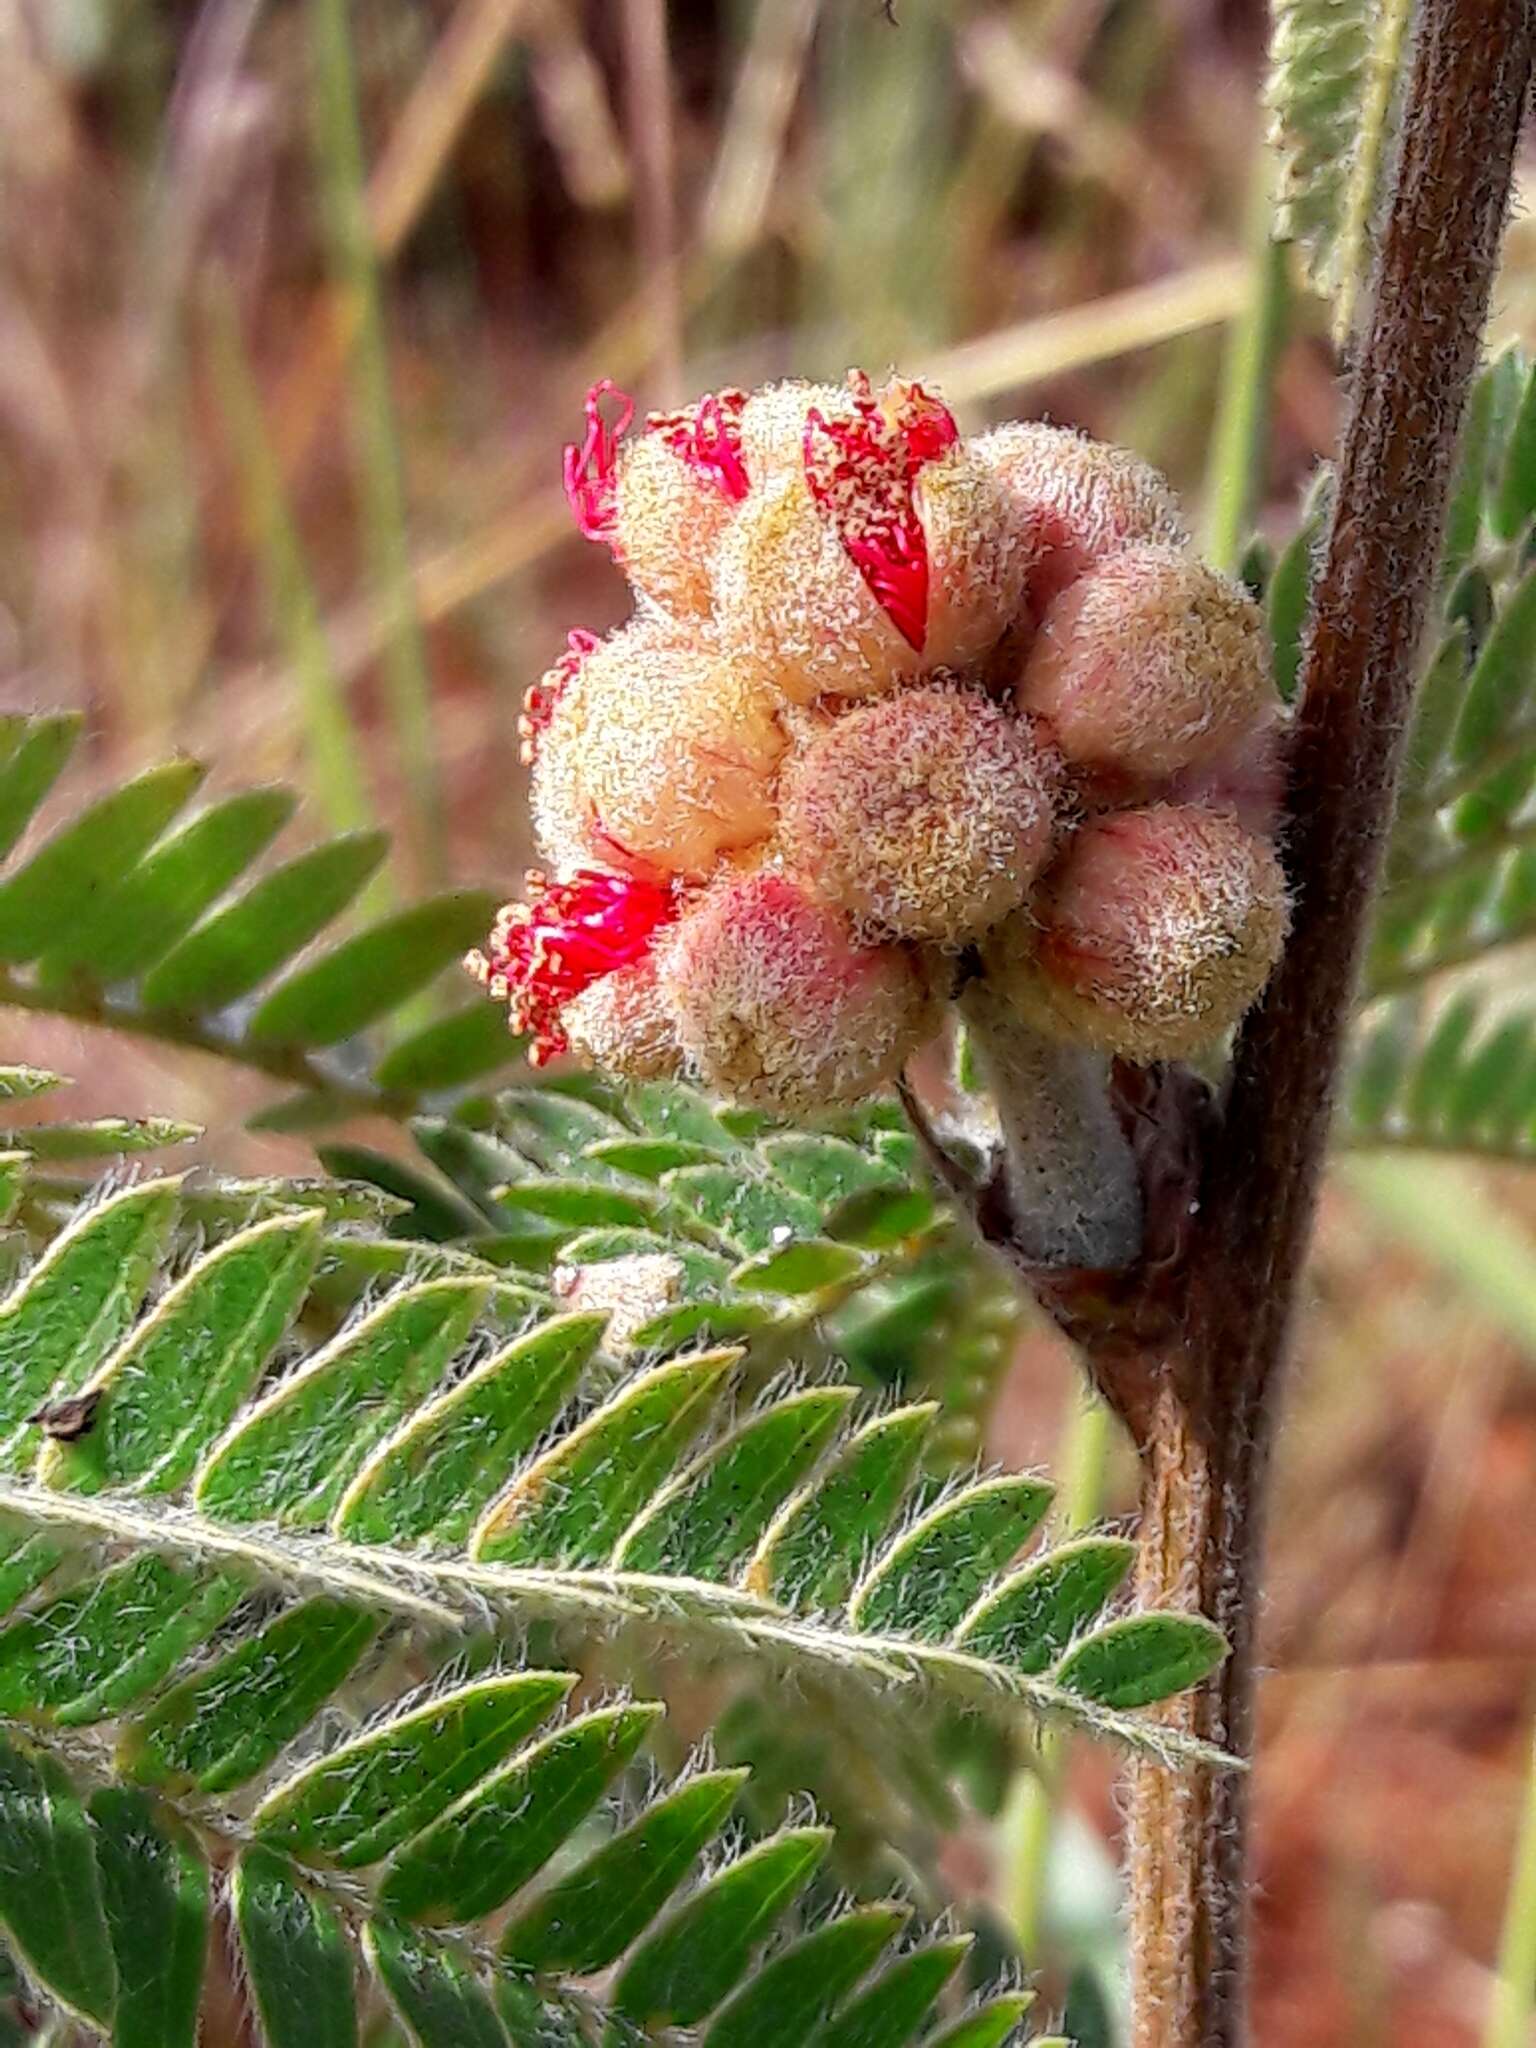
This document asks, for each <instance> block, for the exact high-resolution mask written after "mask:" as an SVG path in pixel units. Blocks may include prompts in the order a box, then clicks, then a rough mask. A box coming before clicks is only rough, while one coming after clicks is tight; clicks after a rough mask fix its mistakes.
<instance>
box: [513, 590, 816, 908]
mask: <svg viewBox="0 0 1536 2048" xmlns="http://www.w3.org/2000/svg"><path fill="white" fill-rule="evenodd" d="M781 704H782V699H781V698H780V696H779V694H778V692H777V691H776V690H775V689H774V688H773V686H772V685H771V683H770V682H769V680H768V678H767V677H766V676H765V675H764V674H763V672H762V671H761V670H760V669H758V668H757V667H755V666H754V665H753V664H752V663H751V662H749V661H746V660H744V659H742V658H741V657H739V656H732V655H727V654H725V653H723V652H722V651H721V649H720V648H719V647H718V646H717V645H716V644H715V643H714V642H712V641H710V640H708V639H690V638H686V637H684V636H683V635H682V634H681V633H679V631H678V630H677V629H676V628H675V627H673V626H670V625H668V624H667V623H665V622H663V621H660V620H657V619H655V618H650V619H637V620H635V621H633V622H632V623H631V624H630V625H628V626H626V627H623V628H621V630H620V631H619V632H617V633H615V634H614V635H613V637H612V638H611V639H609V640H607V641H605V642H604V643H603V644H602V645H601V646H600V647H598V648H595V649H594V650H593V651H592V652H590V653H588V654H586V655H585V656H584V657H583V658H582V660H581V663H580V667H579V670H578V672H577V674H576V675H575V677H574V679H573V680H572V681H571V682H570V683H568V684H567V686H566V688H565V690H564V692H563V693H562V695H561V696H560V698H559V700H558V702H557V704H556V707H555V710H554V712H553V714H552V716H551V718H550V720H549V724H548V728H547V730H546V732H545V734H544V739H543V744H542V745H541V747H540V749H539V756H538V760H537V762H536V764H535V770H534V782H533V815H534V825H535V829H536V830H537V832H538V835H539V843H540V845H541V846H542V847H543V848H544V851H545V853H546V855H547V857H548V858H550V859H551V860H553V861H554V862H555V863H556V865H557V867H564V866H568V865H570V864H571V861H572V859H573V858H575V859H577V860H580V859H583V858H585V859H593V858H596V859H598V860H601V861H603V862H605V863H606V864H608V865H609V866H614V867H620V868H624V869H627V870H629V871H631V872H635V873H644V874H652V875H686V876H692V877H694V878H702V877H704V876H706V875H708V874H709V873H710V872H711V870H712V869H713V868H714V866H715V863H716V862H717V861H718V860H719V859H720V858H721V857H722V855H724V854H727V853H733V852H737V851H740V850H742V849H744V848H746V847H750V846H753V845H755V844H757V842H758V841H760V840H762V839H764V838H766V837H767V835H768V834H769V833H770V832H771V831H772V830H773V825H774V817H775V810H774V801H773V782H774V777H775V775H776V773H777V770H778V765H779V759H780V757H781V755H782V754H783V752H784V749H785V746H786V744H787V738H786V735H785V732H784V729H783V726H782V725H781V724H780V722H779V716H778V714H779V710H780V708H781Z"/></svg>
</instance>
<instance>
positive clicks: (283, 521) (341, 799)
mask: <svg viewBox="0 0 1536 2048" xmlns="http://www.w3.org/2000/svg"><path fill="white" fill-rule="evenodd" d="M209 308H210V315H211V319H210V333H211V350H210V355H211V361H212V366H213V377H214V385H215V389H216V390H217V393H218V397H219V404H220V408H221V410H222V412H223V414H224V418H225V421H226V423H227V424H228V427H229V431H230V439H231V443H232V446H233V452H234V455H235V459H236V461H237V463H238V465H239V469H240V482H241V483H242V485H243V486H244V497H245V503H246V513H247V517H248V519H249V521H250V526H251V532H252V536H253V538H254V540H255V542H256V550H257V554H258V555H259V557H260V561H261V567H262V572H263V575H264V577H265V580H266V585H267V591H268V598H269V602H270V604H271V607H272V620H273V624H274V626H275V627H276V630H277V634H278V637H279V639H280V641H281V644H282V649H283V654H284V657H285V659H286V661H287V665H288V667H289V668H290V669H291V670H292V672H293V676H294V679H295V681H296V683H297V684H298V697H299V703H300V706H301V707H302V715H303V725H304V732H305V739H306V747H305V754H306V760H305V767H306V770H307V778H306V779H307V780H308V781H309V782H310V784H311V786H312V788H313V789H314V792H315V794H316V796H317V797H318V798H319V801H320V808H321V811H322V813H323V814H324V817H325V821H326V824H327V825H328V826H329V827H330V829H331V830H332V831H333V832H353V831H357V830H359V829H361V828H362V827H364V826H368V825H372V824H373V823H374V818H373V811H372V806H371V804H370V802H369V799H368V791H367V786H366V784H365V782H364V780H363V771H362V763H363V759H364V755H363V751H362V746H361V742H360V740H359V737H358V734H357V732H356V729H355V728H354V726H353V723H352V718H351V713H350V711H349V709H348V706H347V698H346V691H345V689H344V687H343V685H342V681H341V678H340V676H339V675H338V674H337V673H336V665H335V663H334V662H333V661H332V659H331V648H330V642H329V641H328V640H327V638H326V633H325V626H324V623H323V621H322V619H321V616H320V602H319V599H318V598H317V597H316V595H315V587H314V584H313V583H312V582H311V580H310V575H309V568H308V565H307V563H306V562H305V559H304V546H303V542H302V540H301V539H300V537H299V533H298V529H297V527H296V526H295V524H294V519H293V512H292V508H291V507H290V505H289V503H288V499H287V494H286V492H285V491H284V489H283V478H282V472H281V470H280V469H279V467H278V462H277V455H276V450H275V448H274V446H273V443H272V440H271V437H270V435H269V434H268V432H267V422H266V419H265V417H264V416H263V411H262V404H261V397H260V394H259V392H258V391H257V388H256V379H255V376H254V374H253V372H252V369H251V364H250V361H249V359H248V357H247V355H246V352H245V348H244V344H243V342H242V340H241V336H240V328H239V321H238V317H237V314H236V311H235V304H234V299H233V296H232V294H231V292H230V290H229V288H228V284H227V281H225V280H222V279H221V280H220V281H219V283H218V284H217V285H216V286H215V288H214V290H213V291H212V292H211V293H210V295H209ZM374 895H375V901H376V902H378V903H380V904H381V905H382V904H386V903H387V902H388V900H389V895H388V887H387V884H376V885H375V892H374Z"/></svg>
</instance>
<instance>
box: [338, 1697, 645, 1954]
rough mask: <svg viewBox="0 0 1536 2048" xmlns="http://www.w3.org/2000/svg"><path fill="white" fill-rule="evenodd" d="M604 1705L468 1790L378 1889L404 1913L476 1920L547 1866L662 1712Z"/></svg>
mask: <svg viewBox="0 0 1536 2048" xmlns="http://www.w3.org/2000/svg"><path fill="white" fill-rule="evenodd" d="M661 1712H662V1709H661V1707H660V1706H658V1705H655V1704H654V1703H651V1702H642V1703H638V1704H634V1705H629V1706H617V1707H605V1708H600V1709H599V1710H598V1711H597V1712H595V1713H591V1714H584V1715H582V1716H581V1718H580V1719H579V1720H575V1721H572V1722H570V1723H569V1724H568V1725H567V1726H566V1727H564V1728H560V1729H557V1730H556V1732H555V1733H554V1734H553V1735H549V1736H546V1737H545V1739H544V1740H543V1741H542V1742H540V1743H538V1744H536V1745H535V1747H534V1748H532V1749H531V1750H529V1751H527V1752H526V1753H525V1754H524V1755H523V1756H521V1757H519V1758H517V1759H516V1760H515V1761H514V1762H513V1763H511V1764H509V1765H507V1766H506V1767H505V1768H504V1769H503V1770H500V1771H498V1772H496V1773H495V1774H494V1775H493V1776H491V1777H489V1778H487V1779H486V1780H485V1781H484V1782H483V1783H482V1784H480V1785H478V1786H477V1787H476V1788H475V1790H474V1791H472V1792H469V1793H466V1794H465V1796H464V1797H463V1798H462V1799H460V1800H459V1801H458V1803H457V1804H456V1805H454V1806H452V1807H450V1808H449V1809H448V1811H447V1812H446V1813H445V1814H443V1815H442V1817H441V1818H440V1819H438V1820H437V1821H435V1822H433V1824H432V1825H431V1826H430V1827H428V1828H426V1829H424V1830H423V1831H422V1832H421V1833H420V1834H419V1835H417V1836H416V1837H415V1839H414V1840H413V1841H410V1842H408V1843H407V1844H406V1845H405V1847H404V1848H403V1849H400V1850H398V1851H397V1852H396V1854H395V1855H394V1856H393V1857H392V1858H391V1859H390V1862H389V1864H388V1866H387V1867H386V1869H385V1871H384V1875H383V1878H382V1880H381V1882H380V1886H379V1896H380V1899H381V1900H382V1902H383V1903H384V1905H385V1906H386V1907H388V1908H389V1910H390V1911H391V1912H394V1913H398V1914H401V1915H402V1916H404V1917H405V1918H406V1919H410V1920H424V1921H429V1922H436V1923H441V1922H444V1921H462V1920H472V1919H477V1918H478V1917H479V1916H480V1915H481V1914H483V1913H489V1912H493V1911H494V1910H495V1908H496V1907H497V1906H499V1905H501V1904H502V1903H503V1902H504V1901H505V1900H507V1899H509V1898H510V1897H511V1896H512V1894H513V1893H514V1892H515V1891H517V1890H518V1889H519V1888H520V1887H521V1886H522V1885H525V1884H526V1883H527V1882H528V1880H529V1879H530V1878H531V1877H533V1876H535V1875H536V1874H537V1872H539V1871H540V1870H542V1869H543V1867H544V1865H545V1864H546V1863H547V1862H548V1861H549V1859H550V1857H551V1856H552V1855H553V1854H554V1853H555V1851H556V1850H557V1849H558V1848H559V1847H560V1844H561V1843H562V1842H563V1841H564V1840H565V1839H566V1837H567V1836H568V1835H569V1834H570V1832H571V1830H572V1828H573V1827H575V1825H576V1824H577V1822H578V1821H580V1820H582V1819H584V1818H585V1817H586V1815H587V1814H589V1813H590V1812H591V1810H592V1808H593V1807H594V1806H595V1805H596V1804H597V1802H598V1800H599V1799H600V1798H601V1797H602V1795H603V1793H604V1792H605V1791H606V1789H607V1787H608V1786H609V1785H610V1784H611V1783H612V1781H613V1779H614V1778H615V1777H616V1776H617V1775H618V1773H619V1772H620V1771H621V1770H622V1769H623V1768H624V1766H625V1765H626V1764H627V1763H628V1762H629V1761H630V1759H631V1758H632V1757H633V1756H634V1754H635V1752H636V1750H637V1749H638V1748H639V1747H640V1745H641V1743H642V1742H643V1741H644V1740H645V1738H646V1736H647V1735H648V1734H649V1733H650V1731H651V1729H652V1727H653V1726H654V1724H655V1722H656V1720H657V1717H658V1716H659V1715H660V1714H661Z"/></svg>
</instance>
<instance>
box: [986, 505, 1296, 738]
mask: <svg viewBox="0 0 1536 2048" xmlns="http://www.w3.org/2000/svg"><path fill="white" fill-rule="evenodd" d="M1016 696H1017V701H1018V704H1019V708H1020V709H1021V710H1023V711H1029V712H1032V713H1033V714H1034V715H1035V716H1036V717H1037V718H1039V719H1040V720H1041V721H1042V722H1043V723H1044V725H1045V726H1046V728H1047V730H1048V731H1049V732H1050V733H1051V734H1052V736H1053V737H1054V738H1055V740H1056V742H1057V744H1058V745H1059V746H1060V748H1061V751H1062V753H1063V754H1064V755H1065V756H1066V758H1067V760H1068V762H1069V763H1071V764H1072V765H1074V766H1080V767H1084V768H1090V769H1097V770H1103V771H1106V772H1108V773H1110V774H1111V775H1114V774H1119V775H1121V776H1126V777H1131V778H1137V777H1140V778H1157V777H1162V776H1169V775H1174V774H1176V773H1178V772H1179V771H1180V770H1182V769H1188V768H1193V767H1197V766H1200V765H1202V764H1204V763H1207V762H1210V761H1214V760H1217V759H1218V758H1220V757H1222V756H1224V755H1228V754H1230V753H1231V751H1232V750H1233V749H1234V748H1235V747H1236V746H1237V745H1238V744H1239V743H1240V742H1241V740H1242V738H1243V736H1244V735H1245V734H1246V733H1248V732H1249V731H1251V730H1253V729H1254V728H1256V727H1258V726H1259V725H1261V724H1262V723H1263V722H1264V721H1266V720H1267V719H1269V718H1270V717H1271V716H1272V714H1273V707H1274V703H1275V693H1274V685H1273V683H1272V682H1271V680H1270V668H1269V642H1268V637H1267V634H1266V632H1265V628H1264V619H1263V615H1262V613H1261V612H1260V611H1259V608H1258V606H1257V605H1256V604H1255V603H1254V602H1253V600H1252V598H1251V597H1249V595H1248V593H1247V592H1246V591H1245V590H1244V589H1243V588H1242V586H1241V585H1240V584H1237V583H1234V582H1232V581H1231V579H1230V578H1228V577H1225V576H1221V575H1219V574H1218V573H1217V572H1216V571H1215V570H1214V569H1210V568H1207V567H1206V565H1205V564H1204V563H1203V562H1196V561H1192V560H1191V559H1190V558H1189V557H1188V556H1186V555H1181V554H1179V553H1177V552H1176V551H1175V550H1174V549H1172V548H1167V547H1154V546H1141V547H1132V548H1125V549H1123V550H1122V551H1121V552H1120V553H1118V554H1115V555H1112V556H1111V557H1110V558H1109V559H1108V560H1107V561H1104V562H1101V563H1099V564H1098V566H1097V567H1095V568H1092V569H1090V570H1089V571H1088V572H1087V573H1086V574H1085V575H1083V576H1081V577H1079V578H1078V580H1077V581H1076V582H1075V583H1073V584H1072V585H1071V586H1070V587H1069V588H1068V589H1067V590H1066V591H1064V592H1063V593H1062V595H1061V596H1060V597H1058V598H1057V599H1056V601H1055V603H1054V604H1053V605H1052V606H1051V607H1050V609H1049V611H1047V613H1046V615H1045V618H1044V620H1043V621H1042V623H1041V627H1040V631H1039V634H1038V636H1037V638H1036V640H1035V643H1034V647H1033V649H1032V650H1031V653H1030V656H1029V659H1028V661H1027V662H1026V663H1025V665H1024V670H1023V673H1022V675H1021V676H1020V678H1019V681H1018V685H1017V689H1016Z"/></svg>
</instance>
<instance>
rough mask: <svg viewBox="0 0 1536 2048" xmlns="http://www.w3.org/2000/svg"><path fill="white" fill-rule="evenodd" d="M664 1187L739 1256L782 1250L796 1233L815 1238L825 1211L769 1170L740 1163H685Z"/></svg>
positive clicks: (666, 1180) (680, 1206) (677, 1203)
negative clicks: (759, 1173) (759, 1171)
mask: <svg viewBox="0 0 1536 2048" xmlns="http://www.w3.org/2000/svg"><path fill="white" fill-rule="evenodd" d="M661 1184H662V1187H663V1188H664V1189H665V1190H666V1192H667V1194H668V1196H669V1197H670V1198H671V1200H672V1201H673V1202H674V1203H675V1204H676V1205H677V1207H678V1208H679V1209H680V1210H682V1211H683V1212H684V1213H685V1214H686V1215H689V1216H692V1217H694V1218H695V1219H696V1220H697V1221H698V1222H700V1223H702V1224H704V1225H706V1226H707V1227H708V1228H709V1229H710V1230H712V1231H714V1232H715V1233H716V1234H717V1235H718V1236H719V1238H720V1239H721V1241H722V1243H724V1244H725V1245H726V1246H727V1247H728V1248H729V1249H730V1250H732V1251H734V1252H735V1253H736V1255H737V1257H738V1258H755V1257H757V1256H758V1255H759V1254H760V1253H763V1252H772V1251H777V1250H778V1249H780V1248H781V1247H782V1246H783V1245H784V1244H785V1242H786V1241H787V1240H788V1239H789V1238H791V1237H814V1236H815V1235H816V1234H817V1232H818V1231H819V1230H820V1228H821V1211H820V1210H819V1209H818V1208H817V1206H816V1204H815V1203H814V1202H809V1201H807V1200H806V1198H805V1197H804V1196H803V1195H796V1194H794V1193H792V1192H791V1190H790V1189H789V1188H787V1187H785V1186H784V1185H783V1184H782V1182H779V1181H772V1180H769V1179H768V1178H767V1177H766V1175H764V1176H761V1177H759V1176H756V1175H753V1174H751V1173H743V1171H742V1169H741V1168H740V1167H739V1166H736V1165H730V1166H683V1167H679V1168H678V1170H677V1171H676V1172H675V1173H668V1174H665V1175H663V1177H662V1183H661Z"/></svg>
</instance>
